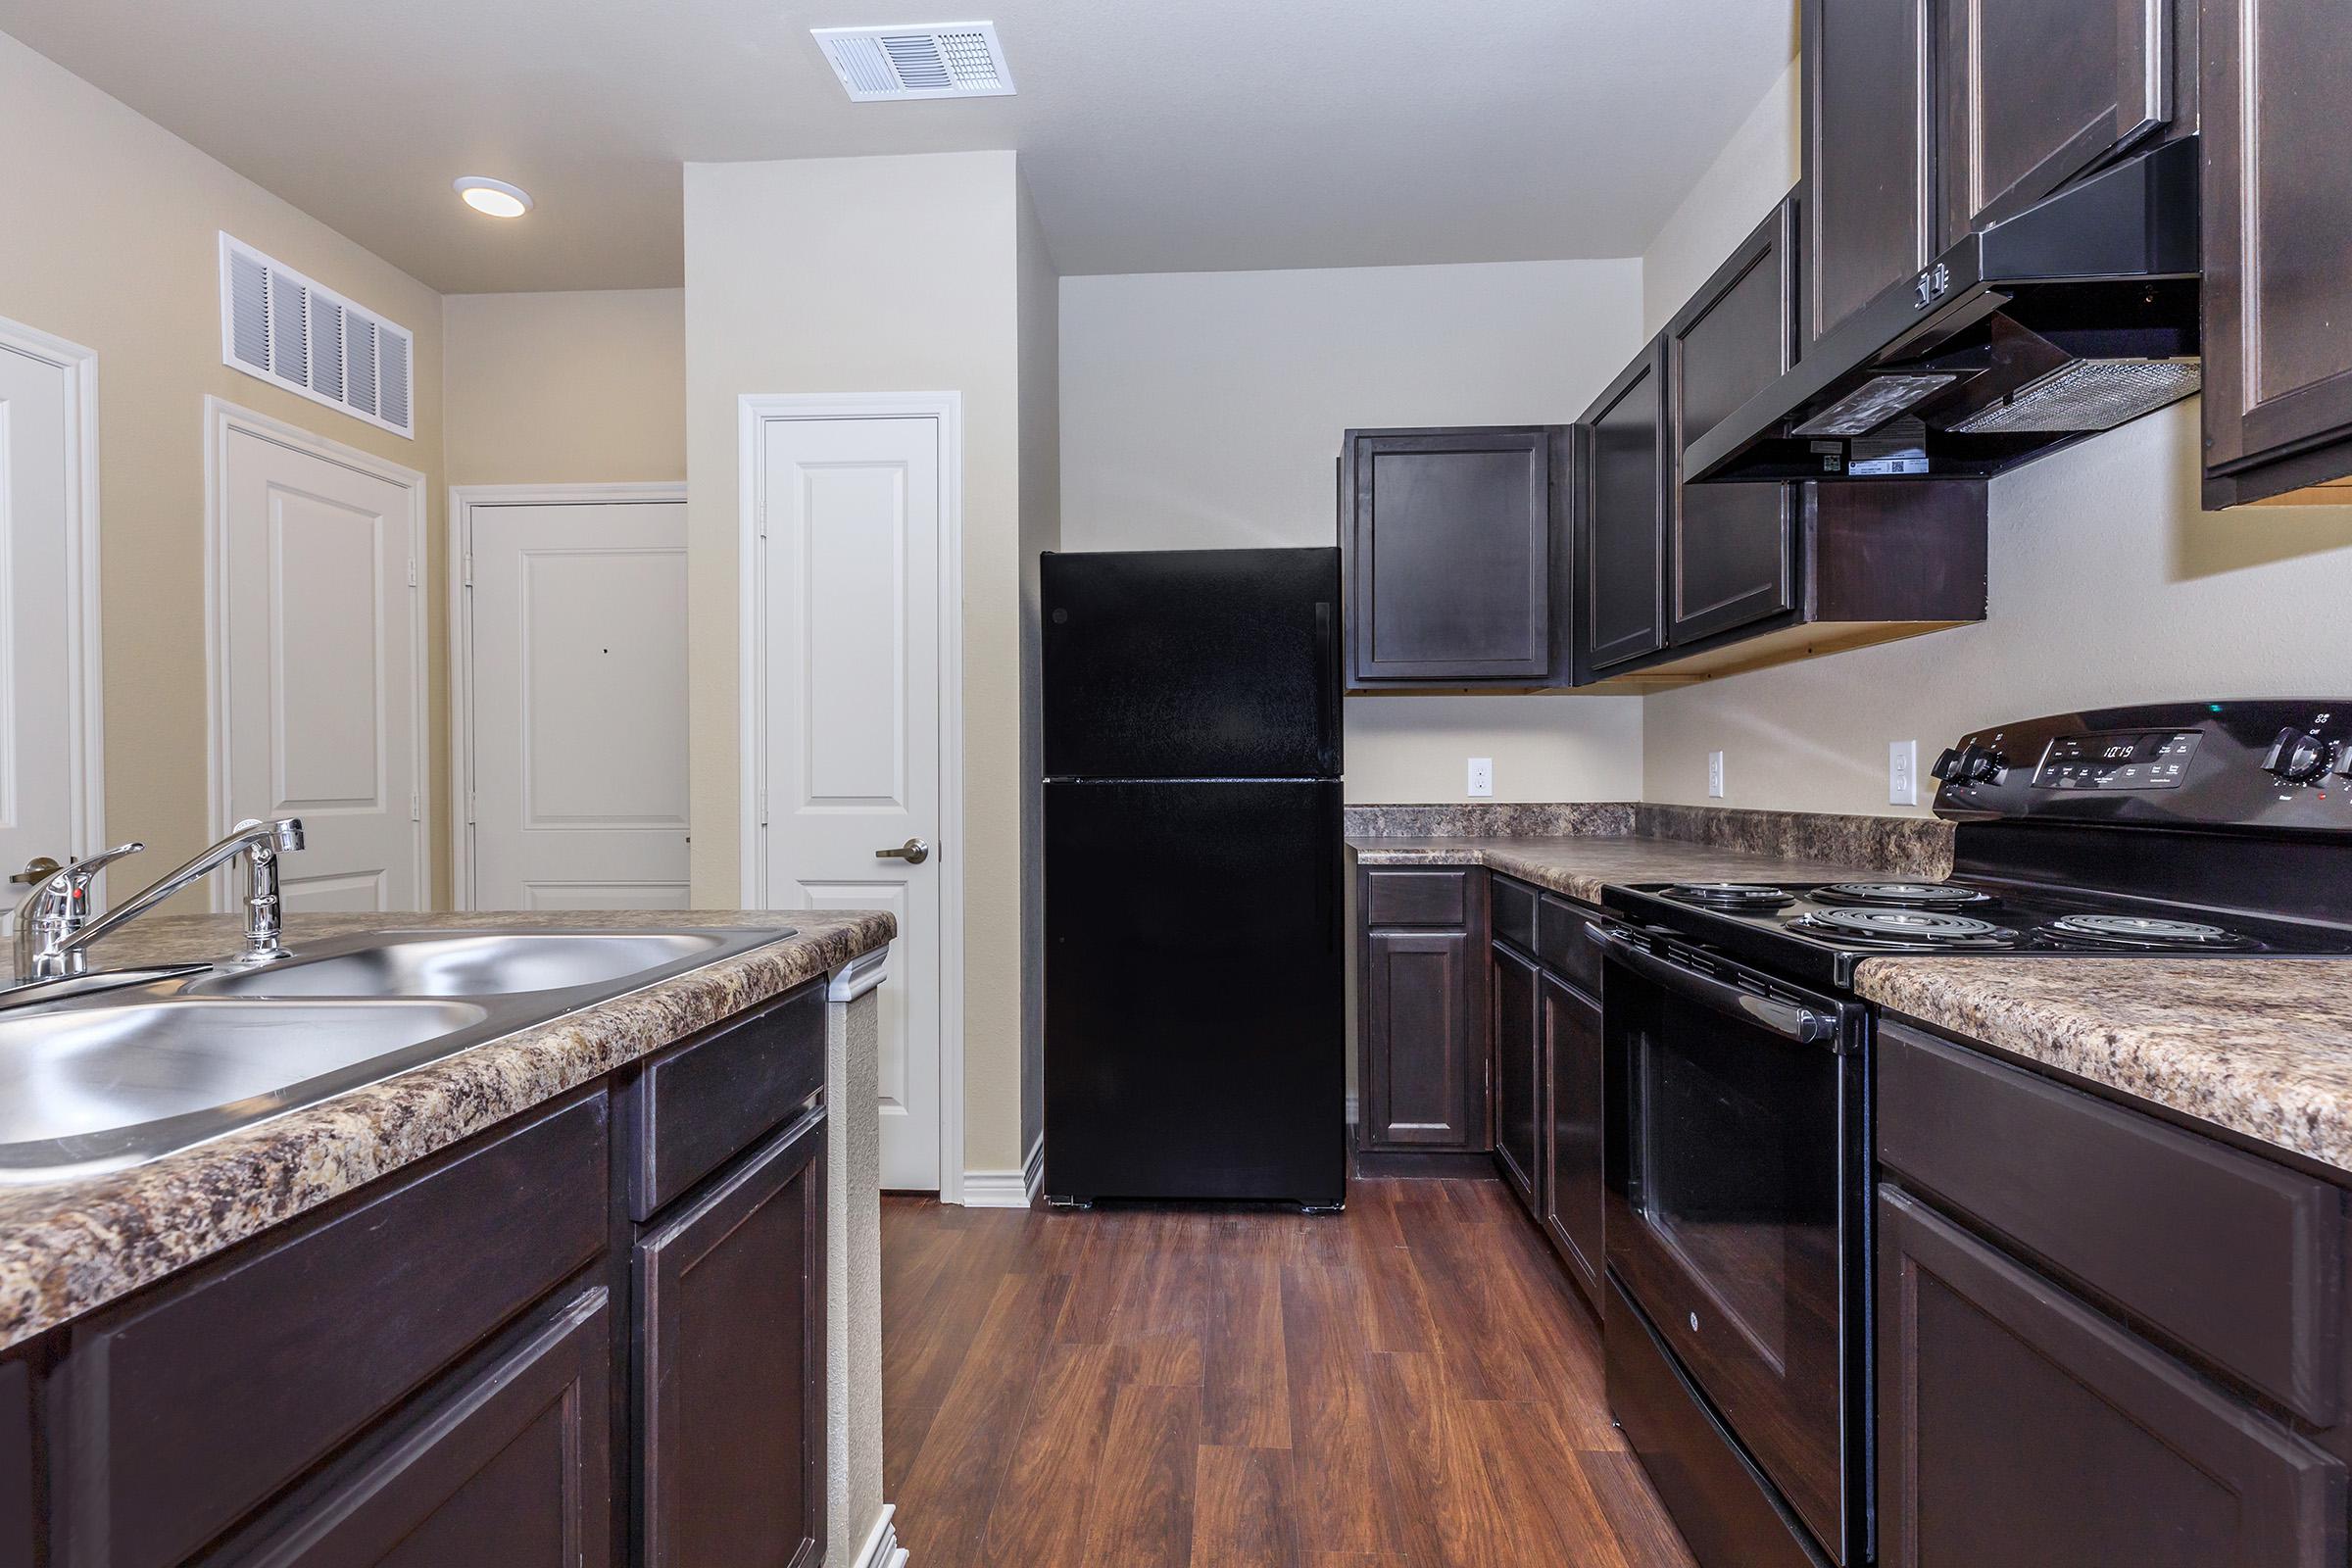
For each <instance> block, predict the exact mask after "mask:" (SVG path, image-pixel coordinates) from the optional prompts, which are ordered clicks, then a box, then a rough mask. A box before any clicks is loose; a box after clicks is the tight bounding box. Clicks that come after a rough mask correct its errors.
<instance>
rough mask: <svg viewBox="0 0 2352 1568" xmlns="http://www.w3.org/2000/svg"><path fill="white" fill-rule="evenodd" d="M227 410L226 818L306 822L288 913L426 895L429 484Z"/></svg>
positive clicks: (220, 652) (288, 872) (223, 457)
mask: <svg viewBox="0 0 2352 1568" xmlns="http://www.w3.org/2000/svg"><path fill="white" fill-rule="evenodd" d="M219 439H220V445H219V447H218V459H217V461H218V462H219V464H220V472H219V474H218V484H219V501H218V504H217V505H218V509H219V520H218V524H217V526H218V527H219V528H220V529H221V539H220V542H219V548H220V556H219V568H218V569H219V572H220V577H219V581H218V583H217V584H216V595H217V599H216V603H217V611H216V613H218V614H219V616H220V617H221V618H220V623H219V624H218V626H217V627H216V630H215V636H216V638H217V656H218V657H219V658H220V660H221V673H222V677H223V678H222V680H221V716H222V717H223V718H224V719H225V724H224V725H223V733H222V734H221V736H220V737H218V738H217V740H216V745H217V746H218V747H219V750H220V754H221V759H222V761H223V768H222V778H221V785H222V788H221V807H222V811H221V816H222V820H221V822H220V823H218V824H216V825H217V826H220V827H222V828H225V827H226V826H227V825H228V824H229V823H230V822H233V821H236V820H238V819H240V818H243V817H249V816H258V817H274V816H299V817H301V818H302V819H303V822H304V824H305V826H306V827H307V829H308V834H309V846H308V848H306V849H304V850H303V851H302V853H300V854H298V855H290V856H288V857H287V858H286V861H285V873H284V875H285V880H284V896H285V902H286V907H288V908H289V909H295V910H304V909H417V908H421V907H423V903H424V896H425V888H426V878H425V866H424V797H423V790H424V783H423V777H422V772H421V766H420V764H421V760H422V758H423V753H424V748H423V737H422V721H423V714H422V708H423V691H424V666H423V658H424V649H423V646H422V645H423V638H422V636H421V633H420V629H419V626H418V619H419V611H418V608H417V605H418V602H417V592H418V589H417V565H418V558H419V556H420V555H421V553H422V548H423V540H422V537H421V528H420V526H419V520H418V519H419V512H418V508H417V500H418V497H419V492H418V490H417V487H416V485H415V484H410V483H404V482H402V481H400V480H397V479H394V478H388V477H386V476H384V475H383V474H381V473H378V472H373V471H369V470H368V469H364V468H361V467H357V466H352V465H351V464H347V463H344V462H341V461H338V460H337V459H336V458H335V457H332V456H329V455H326V454H324V453H321V452H319V451H317V450H312V449H310V448H309V447H308V446H307V445H305V446H295V445H289V444H288V443H287V442H286V441H283V440H279V439H274V438H273V437H272V436H270V434H267V433H265V432H264V431H263V430H261V429H259V428H255V427H251V426H248V425H245V424H243V423H240V422H238V421H237V420H235V419H229V418H225V417H224V422H223V423H222V424H221V426H220V437H219ZM354 457H355V459H356V458H357V455H356V454H355V455H354ZM362 461H364V460H362ZM418 482H421V481H420V480H419V481H418ZM215 880H216V881H217V882H221V883H222V887H221V890H220V891H221V892H227V891H229V890H228V889H227V888H226V885H225V879H221V878H216V879H215Z"/></svg>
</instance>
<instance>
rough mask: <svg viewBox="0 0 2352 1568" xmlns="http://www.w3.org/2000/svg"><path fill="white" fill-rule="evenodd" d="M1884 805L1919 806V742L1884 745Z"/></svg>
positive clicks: (1895, 742)
mask: <svg viewBox="0 0 2352 1568" xmlns="http://www.w3.org/2000/svg"><path fill="white" fill-rule="evenodd" d="M1887 804H1888V805H1889V806H1917V805H1918V804H1919V742H1917V741H1888V742H1887Z"/></svg>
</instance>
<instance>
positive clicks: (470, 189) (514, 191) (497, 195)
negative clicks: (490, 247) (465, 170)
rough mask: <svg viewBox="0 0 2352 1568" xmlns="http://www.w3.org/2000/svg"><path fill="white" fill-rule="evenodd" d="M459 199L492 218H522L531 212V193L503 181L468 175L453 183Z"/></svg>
mask: <svg viewBox="0 0 2352 1568" xmlns="http://www.w3.org/2000/svg"><path fill="white" fill-rule="evenodd" d="M452 183H453V185H454V186H455V188H456V190H457V193H458V196H459V198H460V199H461V200H462V201H464V202H465V203H466V206H468V207H470V208H472V209H473V210H474V211H475V212H477V213H487V214H488V215H489V216H490V217H492V218H520V217H521V216H522V215H523V214H525V213H527V212H529V211H530V210H531V193H530V192H529V191H527V190H524V189H523V188H522V187H521V186H520V185H510V184H508V183H507V182H506V181H505V180H503V179H485V178H483V177H482V176H481V175H479V174H466V175H463V176H461V177H460V178H458V179H456V180H454V181H452Z"/></svg>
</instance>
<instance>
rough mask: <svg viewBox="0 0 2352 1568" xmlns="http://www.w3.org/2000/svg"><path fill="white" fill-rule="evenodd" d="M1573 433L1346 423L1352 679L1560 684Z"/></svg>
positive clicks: (1365, 682) (1396, 684) (1378, 683)
mask: <svg viewBox="0 0 2352 1568" xmlns="http://www.w3.org/2000/svg"><path fill="white" fill-rule="evenodd" d="M1572 441H1573V437H1572V435H1571V432H1570V431H1569V430H1568V428H1567V427H1566V426H1564V425H1514V426H1507V427H1497V428H1478V429H1442V430H1350V431H1348V435H1347V445H1346V451H1345V453H1344V454H1343V457H1342V460H1341V466H1340V474H1341V490H1342V495H1341V515H1342V519H1343V527H1342V530H1341V545H1342V549H1343V551H1344V552H1345V553H1346V555H1347V558H1348V560H1347V568H1346V574H1347V585H1348V587H1347V591H1348V686H1349V687H1350V688H1351V689H1353V690H1357V691H1390V690H1397V689H1399V688H1409V687H1413V686H1438V687H1450V686H1488V687H1497V686H1499V687H1542V686H1565V685H1567V684H1568V681H1569V678H1570V677H1569V648H1570V644H1569V636H1568V623H1569V620H1570V609H1571V606H1570V597H1569V589H1568V582H1569V567H1570V563H1569V559H1568V550H1567V545H1568V539H1569V528H1568V516H1569V507H1570V503H1571V500H1572V496H1571V490H1570V466H1571V464H1572V461H1573V454H1572V451H1571V447H1572Z"/></svg>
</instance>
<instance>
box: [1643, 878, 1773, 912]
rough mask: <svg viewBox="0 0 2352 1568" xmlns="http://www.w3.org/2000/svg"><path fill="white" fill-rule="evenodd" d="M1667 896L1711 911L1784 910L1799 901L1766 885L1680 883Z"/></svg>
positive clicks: (1668, 889)
mask: <svg viewBox="0 0 2352 1568" xmlns="http://www.w3.org/2000/svg"><path fill="white" fill-rule="evenodd" d="M1666 894H1667V897H1669V898H1675V899H1680V900H1682V901H1683V902H1684V903H1686V904H1703V905H1705V906H1706V907H1708V908H1710V909H1782V908H1787V907H1789V905H1791V904H1794V903H1795V902H1796V900H1795V899H1793V898H1792V897H1790V896H1789V894H1788V893H1786V892H1784V891H1783V890H1781V889H1780V888H1776V887H1772V886H1770V885H1768V884H1766V883H1762V882H1677V883H1675V884H1674V885H1672V886H1671V887H1669V888H1667V890H1666Z"/></svg>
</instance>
